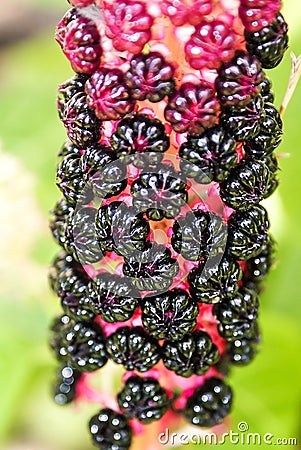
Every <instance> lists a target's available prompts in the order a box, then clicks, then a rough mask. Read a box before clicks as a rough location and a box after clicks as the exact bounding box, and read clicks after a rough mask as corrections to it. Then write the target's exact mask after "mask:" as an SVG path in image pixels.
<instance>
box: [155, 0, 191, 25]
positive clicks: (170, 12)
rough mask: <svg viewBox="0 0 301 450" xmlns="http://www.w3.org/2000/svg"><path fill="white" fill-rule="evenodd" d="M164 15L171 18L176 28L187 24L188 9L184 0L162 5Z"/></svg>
mask: <svg viewBox="0 0 301 450" xmlns="http://www.w3.org/2000/svg"><path fill="white" fill-rule="evenodd" d="M160 6H161V11H162V14H164V15H165V16H167V17H169V19H170V21H171V22H172V24H173V25H175V26H176V27H179V26H182V25H184V24H185V23H186V22H187V14H188V9H187V6H186V5H185V3H184V2H183V1H182V0H165V1H163V2H162V3H161V5H160Z"/></svg>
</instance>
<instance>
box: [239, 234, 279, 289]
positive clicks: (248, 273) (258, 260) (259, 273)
mask: <svg viewBox="0 0 301 450" xmlns="http://www.w3.org/2000/svg"><path fill="white" fill-rule="evenodd" d="M274 250H275V243H274V241H273V239H272V238H271V237H270V238H269V240H268V241H267V243H266V244H265V245H263V247H262V250H261V251H260V253H258V255H257V256H254V258H250V259H249V260H248V261H246V268H245V270H244V276H243V282H244V283H247V282H249V281H252V282H254V283H255V285H258V284H260V283H261V282H262V281H263V280H264V279H265V277H266V275H267V274H268V272H269V270H270V269H271V267H272V265H273V263H274Z"/></svg>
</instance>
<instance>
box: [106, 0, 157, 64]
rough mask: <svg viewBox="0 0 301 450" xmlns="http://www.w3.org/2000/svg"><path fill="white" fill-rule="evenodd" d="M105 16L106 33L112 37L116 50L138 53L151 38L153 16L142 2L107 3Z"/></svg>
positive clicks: (121, 1) (122, 1) (129, 0)
mask: <svg viewBox="0 0 301 450" xmlns="http://www.w3.org/2000/svg"><path fill="white" fill-rule="evenodd" d="M104 17H105V22H106V35H107V37H109V38H110V39H112V44H113V46H114V47H115V49H116V50H119V51H125V50H126V51H128V52H130V53H134V54H135V55H136V54H138V53H140V52H141V51H142V49H143V47H144V45H145V44H146V43H147V42H148V41H149V40H150V39H151V35H152V32H151V27H152V24H153V18H152V17H151V16H150V14H149V13H148V12H147V9H146V6H145V4H144V3H142V2H137V1H135V2H134V1H131V0H116V1H114V2H113V3H111V4H107V7H106V9H105V11H104Z"/></svg>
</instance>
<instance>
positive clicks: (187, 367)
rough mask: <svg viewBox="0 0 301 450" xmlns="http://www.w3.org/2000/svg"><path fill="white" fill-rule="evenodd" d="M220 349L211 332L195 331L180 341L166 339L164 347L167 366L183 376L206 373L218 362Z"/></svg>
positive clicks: (163, 354) (164, 361)
mask: <svg viewBox="0 0 301 450" xmlns="http://www.w3.org/2000/svg"><path fill="white" fill-rule="evenodd" d="M218 358H219V354H218V349H217V347H216V345H215V344H213V342H212V339H211V337H210V336H209V334H207V333H205V332H204V331H200V330H197V331H193V332H192V333H189V334H186V335H185V336H183V337H182V338H181V339H180V340H178V341H172V340H166V341H165V342H164V344H163V347H162V359H163V363H164V365H165V367H167V369H169V370H172V371H173V372H175V373H176V374H177V375H179V376H181V377H186V378H188V377H191V376H192V375H204V373H206V372H208V370H209V369H210V366H212V365H214V364H216V363H217V361H218Z"/></svg>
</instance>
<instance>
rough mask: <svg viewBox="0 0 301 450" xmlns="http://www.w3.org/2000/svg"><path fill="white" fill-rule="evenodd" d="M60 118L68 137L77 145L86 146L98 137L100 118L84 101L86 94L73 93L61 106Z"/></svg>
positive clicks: (94, 141)
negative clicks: (62, 106)
mask: <svg viewBox="0 0 301 450" xmlns="http://www.w3.org/2000/svg"><path fill="white" fill-rule="evenodd" d="M61 120H62V122H63V125H64V126H65V128H66V131H67V134H68V137H69V139H70V140H71V141H72V142H73V144H75V145H77V146H78V147H82V148H87V147H89V145H92V144H94V143H96V142H97V141H98V140H99V138H100V125H101V122H100V120H99V119H98V118H97V117H96V116H95V113H94V111H93V110H92V109H90V108H89V106H88V105H87V102H86V95H85V94H82V93H78V94H75V95H74V96H73V97H72V98H71V99H70V100H69V101H68V102H67V103H66V104H65V106H64V108H62V110H61Z"/></svg>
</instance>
